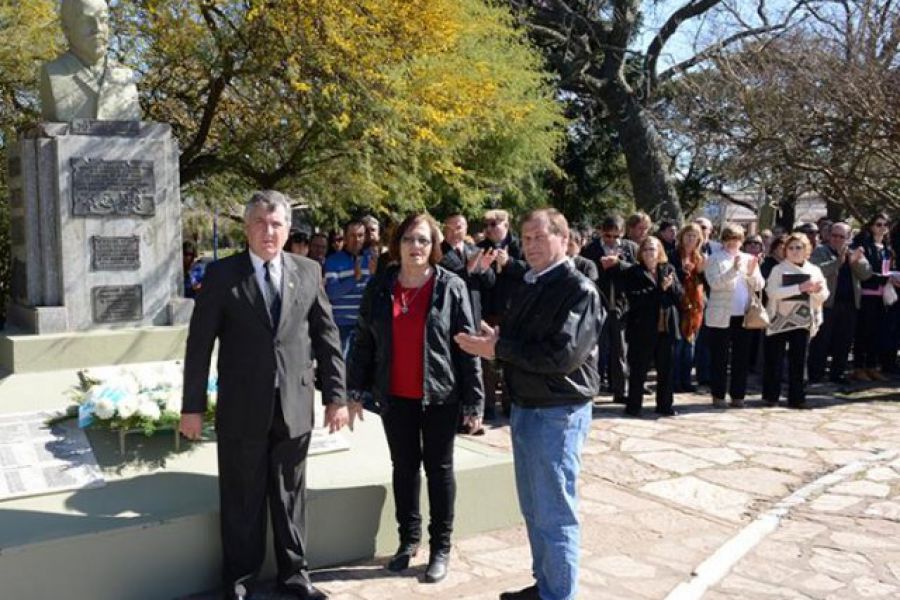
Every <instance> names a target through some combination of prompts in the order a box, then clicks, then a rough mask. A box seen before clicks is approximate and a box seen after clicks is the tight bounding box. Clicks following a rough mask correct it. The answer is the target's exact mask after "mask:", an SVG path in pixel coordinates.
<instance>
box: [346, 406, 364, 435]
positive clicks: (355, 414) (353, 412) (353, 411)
mask: <svg viewBox="0 0 900 600" xmlns="http://www.w3.org/2000/svg"><path fill="white" fill-rule="evenodd" d="M347 413H348V415H349V421H348V422H347V425H348V426H349V427H350V431H353V423H354V422H355V421H356V419H359V420H360V421H363V405H362V402H354V401H353V400H351V401H350V402H348V403H347Z"/></svg>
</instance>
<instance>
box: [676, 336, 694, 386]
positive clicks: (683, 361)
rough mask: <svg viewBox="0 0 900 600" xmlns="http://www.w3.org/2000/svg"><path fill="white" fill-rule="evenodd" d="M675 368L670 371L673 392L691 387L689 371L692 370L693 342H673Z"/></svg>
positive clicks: (682, 340) (680, 340) (681, 340)
mask: <svg viewBox="0 0 900 600" xmlns="http://www.w3.org/2000/svg"><path fill="white" fill-rule="evenodd" d="M674 362H675V368H673V369H672V380H673V381H672V384H673V386H674V387H675V391H676V392H677V391H684V390H686V389H688V388H690V387H691V369H693V368H694V342H689V341H687V340H685V339H677V340H675V361H674Z"/></svg>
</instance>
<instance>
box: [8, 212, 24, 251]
mask: <svg viewBox="0 0 900 600" xmlns="http://www.w3.org/2000/svg"><path fill="white" fill-rule="evenodd" d="M9 239H10V243H12V245H13V246H23V245H25V217H11V218H10V220H9Z"/></svg>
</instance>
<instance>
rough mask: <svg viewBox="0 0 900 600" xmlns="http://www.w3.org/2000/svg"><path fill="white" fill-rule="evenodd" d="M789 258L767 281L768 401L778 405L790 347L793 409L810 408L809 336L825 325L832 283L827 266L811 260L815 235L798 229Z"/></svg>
mask: <svg viewBox="0 0 900 600" xmlns="http://www.w3.org/2000/svg"><path fill="white" fill-rule="evenodd" d="M785 254H786V258H785V260H784V261H782V262H781V263H779V264H778V265H776V266H775V268H773V269H772V273H771V274H770V275H769V280H768V282H767V283H766V295H767V296H768V301H769V304H768V313H769V320H770V323H769V326H768V327H767V328H766V340H765V347H764V350H763V362H764V370H763V400H765V402H766V404H768V405H769V406H775V405H776V404H778V397H779V396H780V395H781V375H782V366H783V363H784V354H785V346H787V348H788V407H789V408H806V389H805V386H804V382H803V375H804V366H805V365H806V350H807V347H808V346H809V340H810V338H812V337H813V336H815V335H816V332H817V331H818V329H819V325H821V324H822V306H823V305H824V304H825V300H827V299H828V285H827V284H826V282H825V276H824V275H822V270H821V269H819V267H817V266H816V265H814V264H812V263H811V262H809V255H810V245H809V239H808V238H807V236H806V235H804V234H802V233H792V234H791V235H789V236H788V237H787V240H786V242H785Z"/></svg>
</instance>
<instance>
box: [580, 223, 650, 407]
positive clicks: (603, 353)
mask: <svg viewBox="0 0 900 600" xmlns="http://www.w3.org/2000/svg"><path fill="white" fill-rule="evenodd" d="M623 225H624V223H623V221H622V218H621V217H619V216H610V217H607V218H605V219H604V220H603V222H602V223H601V225H600V238H599V239H596V240H594V241H593V242H591V243H590V244H588V245H587V247H586V248H585V249H584V250H583V251H582V253H581V255H582V256H584V257H585V258H587V259H590V260H593V261H594V262H596V263H597V270H598V278H597V287H598V289H599V290H600V295H601V297H603V298H604V299H605V300H606V302H607V306H608V307H609V313H608V316H607V319H606V321H605V325H604V329H603V331H602V332H601V334H600V372H601V373H605V374H606V380H607V382H608V384H609V387H610V391H611V392H612V393H613V401H614V402H617V403H619V404H625V397H626V385H625V384H626V382H627V381H628V363H627V361H626V357H627V354H628V346H627V345H626V343H625V315H626V313H627V312H628V298H627V296H626V294H625V289H624V287H623V285H622V273H624V272H625V271H626V270H627V269H628V268H629V267H630V266H631V265H633V264H634V263H635V262H637V253H638V252H637V244H635V243H634V242H632V241H631V240H627V239H624V238H622V231H623Z"/></svg>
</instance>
